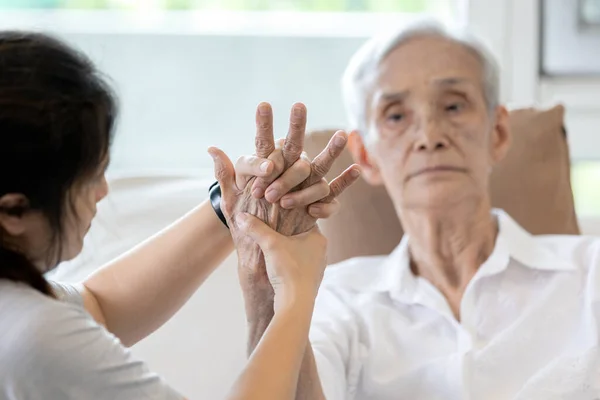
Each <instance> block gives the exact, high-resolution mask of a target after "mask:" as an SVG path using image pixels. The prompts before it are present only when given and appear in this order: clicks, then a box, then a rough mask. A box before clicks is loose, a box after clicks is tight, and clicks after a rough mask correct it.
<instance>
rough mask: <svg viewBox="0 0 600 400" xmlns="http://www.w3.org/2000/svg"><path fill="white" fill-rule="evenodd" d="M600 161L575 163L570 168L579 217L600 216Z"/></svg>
mask: <svg viewBox="0 0 600 400" xmlns="http://www.w3.org/2000/svg"><path fill="white" fill-rule="evenodd" d="M599 183H600V161H577V162H574V163H573V166H572V167H571V184H572V185H573V196H574V197H575V209H576V210H577V215H579V216H581V217H590V216H591V217H598V216H600V184H599Z"/></svg>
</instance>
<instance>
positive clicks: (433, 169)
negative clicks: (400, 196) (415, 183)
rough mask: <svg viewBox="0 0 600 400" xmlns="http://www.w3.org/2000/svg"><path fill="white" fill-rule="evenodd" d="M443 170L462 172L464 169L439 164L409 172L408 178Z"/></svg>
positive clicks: (442, 171)
mask: <svg viewBox="0 0 600 400" xmlns="http://www.w3.org/2000/svg"><path fill="white" fill-rule="evenodd" d="M444 172H460V173H464V172H466V169H464V168H460V167H453V166H449V165H439V166H435V167H427V168H423V169H421V170H419V171H417V172H415V173H413V174H411V175H410V176H409V178H413V177H415V176H418V175H425V174H437V173H444Z"/></svg>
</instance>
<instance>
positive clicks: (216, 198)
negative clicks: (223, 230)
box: [208, 182, 229, 229]
mask: <svg viewBox="0 0 600 400" xmlns="http://www.w3.org/2000/svg"><path fill="white" fill-rule="evenodd" d="M208 198H209V199H210V204H211V205H212V208H213V210H215V213H216V214H217V217H219V219H220V220H221V222H223V223H224V224H225V226H226V227H227V228H228V229H229V225H227V219H226V218H225V215H224V214H223V211H222V210H221V186H219V182H215V183H213V184H212V185H210V188H208Z"/></svg>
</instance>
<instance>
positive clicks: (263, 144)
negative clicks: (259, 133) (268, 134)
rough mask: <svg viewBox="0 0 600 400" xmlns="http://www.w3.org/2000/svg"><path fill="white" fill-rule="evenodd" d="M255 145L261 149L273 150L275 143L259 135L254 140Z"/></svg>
mask: <svg viewBox="0 0 600 400" xmlns="http://www.w3.org/2000/svg"><path fill="white" fill-rule="evenodd" d="M254 145H255V146H256V148H257V149H259V150H273V143H271V141H270V140H268V139H265V138H262V137H257V138H256V139H255V140H254Z"/></svg>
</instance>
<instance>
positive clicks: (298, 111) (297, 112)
mask: <svg viewBox="0 0 600 400" xmlns="http://www.w3.org/2000/svg"><path fill="white" fill-rule="evenodd" d="M294 115H295V116H296V117H301V116H303V115H304V107H302V106H301V105H295V106H294Z"/></svg>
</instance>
